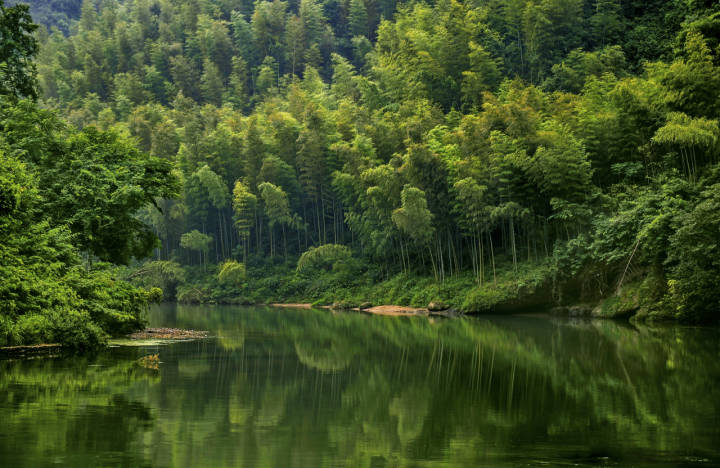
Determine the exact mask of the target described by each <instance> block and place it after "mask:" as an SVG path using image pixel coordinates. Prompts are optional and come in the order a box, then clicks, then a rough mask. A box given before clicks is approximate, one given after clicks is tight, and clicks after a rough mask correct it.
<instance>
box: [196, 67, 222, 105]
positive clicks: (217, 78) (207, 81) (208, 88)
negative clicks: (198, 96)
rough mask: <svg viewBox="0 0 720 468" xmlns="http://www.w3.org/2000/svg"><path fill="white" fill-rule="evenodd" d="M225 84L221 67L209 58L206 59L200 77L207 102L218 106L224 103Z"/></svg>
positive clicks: (201, 87)
mask: <svg viewBox="0 0 720 468" xmlns="http://www.w3.org/2000/svg"><path fill="white" fill-rule="evenodd" d="M224 89H225V85H224V83H223V77H222V75H221V74H220V69H219V68H218V67H217V65H215V64H214V63H213V62H211V61H210V60H208V59H205V64H204V66H203V73H202V76H201V77H200V91H202V95H203V98H204V99H205V102H208V103H210V104H214V105H216V106H220V105H222V101H223V90H224Z"/></svg>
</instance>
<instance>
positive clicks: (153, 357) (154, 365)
mask: <svg viewBox="0 0 720 468" xmlns="http://www.w3.org/2000/svg"><path fill="white" fill-rule="evenodd" d="M136 362H137V365H138V366H140V367H143V368H145V369H150V370H159V369H160V355H158V354H149V355H147V356H143V357H141V358H140V359H138V360H137V361H136Z"/></svg>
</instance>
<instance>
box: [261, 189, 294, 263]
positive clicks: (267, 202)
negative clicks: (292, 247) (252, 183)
mask: <svg viewBox="0 0 720 468" xmlns="http://www.w3.org/2000/svg"><path fill="white" fill-rule="evenodd" d="M258 191H259V192H260V196H261V197H262V200H263V204H264V206H265V214H266V215H267V217H268V222H269V224H270V256H273V255H275V247H274V239H273V237H274V236H273V230H274V228H275V226H277V225H280V226H282V230H283V240H284V242H285V256H286V257H287V239H286V237H285V235H286V233H285V227H286V226H291V225H292V224H293V222H294V219H293V217H292V216H291V215H290V205H289V203H288V197H287V194H286V193H285V192H284V191H283V189H281V188H280V187H278V186H276V185H273V184H271V183H270V182H263V183H262V184H260V185H258Z"/></svg>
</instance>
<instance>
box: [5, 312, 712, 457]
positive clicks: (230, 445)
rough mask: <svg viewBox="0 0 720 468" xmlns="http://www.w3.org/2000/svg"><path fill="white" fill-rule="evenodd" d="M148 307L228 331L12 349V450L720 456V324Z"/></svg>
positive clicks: (161, 322)
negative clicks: (654, 325) (142, 343)
mask: <svg viewBox="0 0 720 468" xmlns="http://www.w3.org/2000/svg"><path fill="white" fill-rule="evenodd" d="M151 325H153V326H178V327H184V328H193V329H204V330H209V331H210V332H211V333H212V334H213V336H215V338H213V339H209V340H206V341H197V342H188V343H178V344H173V345H167V346H159V347H157V346H150V347H144V348H142V347H141V348H137V347H136V348H127V347H121V348H113V349H110V350H108V351H104V352H102V353H100V354H97V355H94V356H82V357H57V358H44V359H35V360H25V361H0V466H2V467H3V468H9V467H16V466H17V467H21V466H27V467H40V466H49V465H61V466H78V467H89V466H128V467H136V466H153V467H163V466H168V467H169V466H178V467H204V466H207V467H224V466H247V467H263V466H278V467H331V466H348V467H356V466H357V467H383V466H388V467H411V466H412V467H415V466H446V467H450V466H463V467H464V466H558V465H560V466H623V467H624V466H715V465H718V464H720V359H719V358H720V331H719V330H718V329H700V328H692V329H689V328H679V327H675V328H660V329H649V328H633V327H631V326H628V325H623V324H618V323H614V322H608V321H568V320H557V319H551V318H545V317H504V318H501V317H498V318H480V319H474V318H473V319H470V318H466V319H457V320H432V319H430V320H429V319H427V318H419V317H418V318H397V317H374V316H368V315H363V314H360V313H342V314H333V313H331V312H329V311H311V310H289V309H271V308H241V307H205V306H202V307H186V306H163V307H159V308H157V309H155V310H153V312H152V316H151ZM149 354H158V355H159V359H160V364H159V365H158V369H157V370H154V369H148V368H144V367H141V366H139V365H138V364H137V363H136V362H137V359H138V358H141V357H142V356H146V355H149Z"/></svg>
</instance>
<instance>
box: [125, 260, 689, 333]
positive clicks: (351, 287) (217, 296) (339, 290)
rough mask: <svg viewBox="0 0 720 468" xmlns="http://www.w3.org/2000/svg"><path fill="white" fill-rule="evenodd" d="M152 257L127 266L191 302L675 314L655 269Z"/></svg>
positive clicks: (141, 281)
mask: <svg viewBox="0 0 720 468" xmlns="http://www.w3.org/2000/svg"><path fill="white" fill-rule="evenodd" d="M152 263H154V265H153V264H150V265H149V266H148V264H145V265H144V266H143V267H142V268H145V271H146V272H147V271H152V272H153V274H137V271H134V272H132V273H128V272H125V274H126V275H127V276H129V277H130V278H131V280H134V281H135V282H136V283H137V284H138V286H143V287H159V288H161V289H163V290H164V292H165V297H164V300H166V301H177V302H179V303H186V304H237V305H259V304H272V303H309V304H312V305H313V306H332V305H334V306H336V307H338V308H353V307H359V306H369V305H373V306H376V305H389V304H392V305H398V306H409V307H417V308H427V307H428V306H429V305H430V304H431V303H435V304H440V305H442V307H443V308H449V309H454V310H456V311H459V312H463V313H466V314H483V313H517V312H548V311H551V312H552V313H555V314H559V315H575V316H578V315H582V316H595V317H607V318H630V317H633V316H636V317H637V318H639V319H643V320H648V321H657V320H673V319H675V318H676V317H674V316H673V314H672V313H671V312H670V311H669V310H668V309H666V308H663V303H662V301H660V300H658V298H659V297H660V296H662V286H663V285H662V284H661V282H659V280H658V278H656V277H654V276H653V275H652V274H647V275H637V276H634V277H632V278H628V280H627V281H625V283H624V284H623V285H621V287H615V288H609V289H606V290H599V289H597V288H593V287H592V286H589V285H587V284H583V283H582V282H580V281H579V280H577V278H572V279H567V278H561V277H560V276H559V275H558V271H557V268H556V267H554V266H553V265H552V264H550V263H549V262H545V263H524V264H522V265H520V267H519V268H517V270H515V269H513V268H512V266H511V265H505V266H498V269H497V271H496V272H495V275H494V277H492V276H490V278H484V279H483V280H482V281H480V279H479V278H478V277H477V276H475V275H474V274H472V272H464V273H462V274H458V275H454V276H451V277H447V278H445V279H444V280H442V281H440V280H438V279H436V278H434V277H433V276H427V275H419V274H416V273H408V272H406V273H395V274H387V273H384V272H380V271H375V270H372V269H367V270H364V271H363V270H360V271H358V270H357V269H342V268H335V269H331V270H313V271H312V272H310V273H305V274H303V273H299V272H298V271H297V270H296V269H295V268H293V267H292V266H291V265H289V264H285V263H276V264H272V265H269V264H267V263H264V264H263V265H258V266H255V267H249V268H248V269H247V271H244V270H243V272H242V275H241V276H238V277H236V278H234V279H233V280H230V281H228V280H227V279H226V278H223V277H222V274H221V272H222V271H223V265H206V266H205V267H199V266H198V267H180V266H179V265H177V264H173V262H152ZM128 271H130V270H128Z"/></svg>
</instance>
